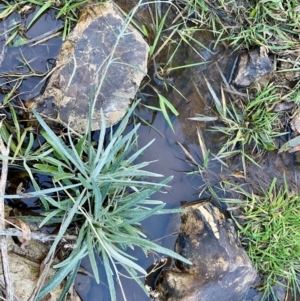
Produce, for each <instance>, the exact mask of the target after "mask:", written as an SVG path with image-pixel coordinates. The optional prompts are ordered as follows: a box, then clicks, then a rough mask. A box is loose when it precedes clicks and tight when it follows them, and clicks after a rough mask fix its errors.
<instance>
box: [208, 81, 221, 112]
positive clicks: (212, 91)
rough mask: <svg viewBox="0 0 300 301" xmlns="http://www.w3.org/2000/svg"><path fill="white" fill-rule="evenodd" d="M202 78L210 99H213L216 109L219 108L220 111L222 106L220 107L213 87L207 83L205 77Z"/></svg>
mask: <svg viewBox="0 0 300 301" xmlns="http://www.w3.org/2000/svg"><path fill="white" fill-rule="evenodd" d="M203 77H204V80H205V82H206V85H207V88H208V90H209V92H210V94H211V96H212V98H213V100H214V102H215V105H216V107H217V108H219V109H220V110H222V105H221V102H220V100H219V98H218V97H217V94H216V92H215V91H214V89H213V87H212V86H211V84H210V83H209V82H208V80H207V79H206V77H205V76H203Z"/></svg>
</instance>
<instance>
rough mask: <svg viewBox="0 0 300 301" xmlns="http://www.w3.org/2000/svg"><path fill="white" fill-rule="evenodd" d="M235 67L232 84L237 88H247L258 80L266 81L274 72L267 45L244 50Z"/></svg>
mask: <svg viewBox="0 0 300 301" xmlns="http://www.w3.org/2000/svg"><path fill="white" fill-rule="evenodd" d="M235 68H236V70H235V71H234V74H235V76H234V78H233V80H232V84H233V85H234V86H236V87H237V88H247V87H249V86H251V85H252V84H253V83H255V82H257V81H260V83H266V82H268V81H269V80H270V78H271V76H272V72H273V67H272V64H271V62H270V59H269V57H268V53H267V49H266V48H265V47H260V48H259V49H258V48H257V49H253V50H251V51H245V52H243V53H242V54H241V55H240V57H239V61H238V64H237V66H236V67H235Z"/></svg>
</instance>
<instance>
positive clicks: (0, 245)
mask: <svg viewBox="0 0 300 301" xmlns="http://www.w3.org/2000/svg"><path fill="white" fill-rule="evenodd" d="M1 125H2V124H0V126H1ZM11 138H12V136H10V137H9V139H8V142H7V147H5V145H4V142H3V140H2V138H1V137H0V152H1V154H2V155H3V156H8V155H9V147H10V142H11ZM7 173H8V158H3V159H2V171H1V179H0V195H4V194H5V187H6V180H7ZM4 229H5V213H4V198H0V230H4ZM0 249H1V258H2V267H3V274H4V281H5V291H6V300H7V301H13V300H14V288H13V284H12V281H11V278H10V272H9V260H8V255H7V241H6V236H0Z"/></svg>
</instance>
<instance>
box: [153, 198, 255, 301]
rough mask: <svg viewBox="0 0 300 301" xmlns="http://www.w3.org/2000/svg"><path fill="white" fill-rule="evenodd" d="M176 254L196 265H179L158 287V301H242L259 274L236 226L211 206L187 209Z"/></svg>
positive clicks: (205, 205)
mask: <svg viewBox="0 0 300 301" xmlns="http://www.w3.org/2000/svg"><path fill="white" fill-rule="evenodd" d="M187 208H188V211H187V212H186V213H184V214H182V224H181V228H180V234H179V236H178V238H177V242H176V245H175V250H176V252H178V253H179V254H180V255H182V256H184V257H185V258H187V259H189V260H190V261H192V262H193V265H186V264H183V263H181V262H176V263H175V266H174V267H173V268H172V269H170V270H168V271H164V272H163V273H162V275H161V278H160V279H159V280H158V282H159V284H158V286H157V287H156V290H157V292H158V293H159V297H158V298H157V299H156V300H159V301H179V300H180V301H182V300H186V301H200V300H201V301H220V300H222V301H230V300H235V301H242V300H244V299H245V297H246V294H247V292H248V290H249V288H250V286H251V284H252V283H253V282H254V280H255V278H256V271H255V269H254V267H253V266H252V264H251V261H250V259H249V258H248V256H247V254H246V252H245V250H244V249H243V248H242V246H241V244H240V242H239V240H238V238H237V233H236V231H235V228H234V226H233V222H232V221H231V220H230V219H226V217H225V216H224V214H223V213H222V212H221V211H220V209H218V208H217V207H216V206H214V205H213V204H212V203H211V202H209V201H207V202H201V203H198V204H195V205H191V206H188V207H187Z"/></svg>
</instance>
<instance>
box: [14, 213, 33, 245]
mask: <svg viewBox="0 0 300 301" xmlns="http://www.w3.org/2000/svg"><path fill="white" fill-rule="evenodd" d="M17 220H18V223H19V225H20V227H21V230H22V245H21V249H23V250H25V247H26V246H28V244H29V241H30V240H31V230H30V227H29V225H28V224H26V223H25V222H23V221H22V220H20V219H17Z"/></svg>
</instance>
